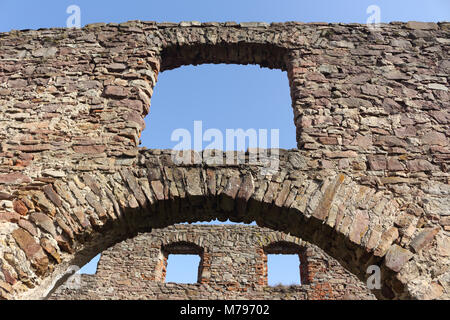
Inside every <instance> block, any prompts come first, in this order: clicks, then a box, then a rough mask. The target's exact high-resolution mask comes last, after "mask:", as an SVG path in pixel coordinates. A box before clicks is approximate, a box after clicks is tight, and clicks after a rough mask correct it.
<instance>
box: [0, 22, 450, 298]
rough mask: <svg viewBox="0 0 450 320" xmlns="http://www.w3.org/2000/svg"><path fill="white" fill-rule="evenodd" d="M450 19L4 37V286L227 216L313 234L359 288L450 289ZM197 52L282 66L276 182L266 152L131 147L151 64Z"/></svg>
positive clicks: (0, 60) (0, 262)
mask: <svg viewBox="0 0 450 320" xmlns="http://www.w3.org/2000/svg"><path fill="white" fill-rule="evenodd" d="M449 26H450V24H449V23H447V22H443V23H437V24H436V23H425V22H408V23H400V22H399V23H397V22H396V23H390V24H382V25H381V27H380V29H379V31H376V32H374V31H371V30H369V28H368V27H367V26H366V25H359V24H328V23H308V24H304V23H297V22H289V23H273V24H265V23H241V24H237V23H232V22H227V23H198V22H183V23H180V24H175V23H155V22H141V21H131V22H126V23H122V24H94V25H88V26H86V27H84V28H82V29H41V30H37V31H35V30H23V31H11V32H9V33H1V34H0V106H1V107H0V145H1V147H0V148H1V149H0V297H2V298H6V299H27V298H42V297H43V295H44V293H45V292H46V291H47V290H48V288H49V287H50V286H51V284H52V283H53V281H55V280H56V279H58V278H59V277H60V276H61V275H63V274H64V273H65V272H66V270H67V268H68V267H69V266H71V265H83V264H85V263H86V262H88V261H89V260H90V259H91V258H92V257H94V256H95V255H96V254H97V253H99V252H102V251H103V250H105V249H106V248H109V247H110V246H112V245H114V244H115V243H117V242H119V241H122V240H124V239H127V238H130V237H132V236H134V235H136V234H137V233H138V232H148V231H151V229H152V228H158V227H165V226H168V225H172V224H175V223H179V222H193V221H199V220H210V219H215V218H219V219H221V220H223V221H225V220H226V219H227V218H230V219H231V220H232V221H236V222H247V223H248V222H251V221H253V220H255V221H256V222H257V223H258V225H259V226H261V227H269V228H271V229H274V230H277V231H283V232H288V233H290V234H292V235H293V236H298V237H300V238H301V239H303V240H305V241H308V242H310V243H312V244H314V245H317V246H318V247H320V248H321V249H323V250H324V252H326V253H327V254H329V255H330V256H332V257H333V258H334V259H336V260H337V261H338V262H339V263H340V264H342V265H343V266H344V267H345V268H346V269H347V270H349V271H350V272H351V273H353V274H354V275H355V276H357V277H358V278H359V279H360V280H361V281H363V282H365V280H366V279H367V276H368V275H367V273H366V271H367V268H368V267H369V266H371V265H379V266H380V267H381V281H382V288H381V289H380V290H374V291H373V293H374V294H375V295H376V296H377V297H378V298H385V299H408V298H415V299H448V298H449V297H450V296H449V294H450V271H449V265H450V258H449V256H450V236H449V232H450V219H449V214H450V210H449V208H450V196H449V194H450V187H449V185H450V183H449V182H450V179H449V174H448V166H449V159H450V158H449V155H450V151H449V139H448V137H449V134H450V133H449V125H448V123H449V120H450V116H449V92H448V77H449V68H450V62H449V56H448V52H449V50H448V49H449V41H448V39H449V38H450V37H449V32H450V31H449V30H450V29H449V28H450V27H449ZM202 63H238V64H259V65H261V66H263V67H269V68H278V69H281V70H284V71H287V76H288V78H289V83H290V89H291V96H292V108H293V114H294V121H295V125H296V128H297V143H298V145H297V147H298V149H295V150H288V151H286V150H281V151H280V163H279V170H278V171H277V172H276V173H275V174H274V175H265V176H263V175H261V174H260V172H261V170H260V169H261V167H263V166H264V163H263V161H261V162H260V163H251V164H249V163H248V162H246V163H238V161H236V163H234V164H224V165H212V164H208V163H207V162H205V161H203V162H200V163H193V164H185V165H178V164H175V163H173V161H172V159H171V155H170V151H169V150H146V149H145V148H139V147H138V145H139V137H140V134H141V132H142V130H143V129H144V117H145V116H146V115H147V113H148V111H149V107H150V98H151V96H152V93H153V89H154V87H155V85H156V82H157V79H158V74H159V72H163V71H165V70H170V69H173V68H176V67H178V66H181V65H187V64H194V65H196V64H202ZM288 107H289V106H286V108H288ZM149 121H150V123H151V119H150V120H149ZM167 121H170V119H167Z"/></svg>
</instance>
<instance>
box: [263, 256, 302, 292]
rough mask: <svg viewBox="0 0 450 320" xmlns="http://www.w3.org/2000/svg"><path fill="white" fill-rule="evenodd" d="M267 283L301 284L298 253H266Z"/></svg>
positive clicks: (274, 285) (277, 284) (281, 284)
mask: <svg viewBox="0 0 450 320" xmlns="http://www.w3.org/2000/svg"><path fill="white" fill-rule="evenodd" d="M267 283H268V285H269V286H272V287H276V286H298V285H301V279H300V259H299V256H298V254H268V255H267Z"/></svg>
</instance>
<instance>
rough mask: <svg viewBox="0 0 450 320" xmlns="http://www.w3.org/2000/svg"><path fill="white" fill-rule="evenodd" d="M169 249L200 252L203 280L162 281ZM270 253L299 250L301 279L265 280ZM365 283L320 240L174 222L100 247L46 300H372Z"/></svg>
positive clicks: (255, 229)
mask: <svg viewBox="0 0 450 320" xmlns="http://www.w3.org/2000/svg"><path fill="white" fill-rule="evenodd" d="M169 254H198V255H200V256H201V261H200V265H199V277H198V282H197V283H193V284H181V283H173V282H172V283H171V282H165V270H166V266H167V256H168V255H169ZM267 254H298V255H299V260H300V268H301V269H302V270H301V271H300V269H298V272H299V273H301V285H294V286H275V287H272V286H268V284H267ZM374 298H375V297H374V295H373V294H371V293H370V291H369V290H368V289H367V287H366V286H365V284H364V283H363V282H361V281H360V280H358V279H357V278H356V277H355V276H354V275H352V274H351V273H349V272H348V271H347V270H345V269H344V268H343V267H342V266H341V265H340V264H339V263H338V262H337V261H336V260H335V259H333V258H331V257H330V256H328V255H327V254H325V253H324V252H323V251H322V250H320V249H319V248H318V247H316V246H314V245H311V244H309V243H307V242H305V241H302V240H301V239H299V238H296V237H293V236H289V235H286V234H284V233H281V232H275V231H272V230H270V229H266V228H259V227H256V226H241V225H214V226H211V225H176V226H172V227H168V228H165V229H154V230H153V231H152V232H151V233H144V234H140V235H138V236H136V237H135V238H132V239H128V240H125V241H123V242H120V243H118V244H116V245H115V246H113V247H111V248H109V249H107V250H105V251H104V252H103V253H102V256H101V259H100V261H99V263H98V267H97V273H96V274H95V275H87V274H85V275H82V276H81V286H80V288H78V289H69V288H67V287H66V286H64V285H63V286H61V287H59V288H58V289H57V290H56V291H55V292H54V293H53V294H52V295H51V296H50V297H49V299H52V300H53V299H297V300H304V299H308V300H312V299H334V300H336V299H374Z"/></svg>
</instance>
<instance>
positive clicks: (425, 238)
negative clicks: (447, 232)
mask: <svg viewBox="0 0 450 320" xmlns="http://www.w3.org/2000/svg"><path fill="white" fill-rule="evenodd" d="M439 230H440V228H439V227H437V228H426V229H425V230H423V231H420V233H419V234H418V235H417V236H416V237H415V238H414V239H413V240H412V241H411V243H410V246H411V249H413V250H414V251H413V252H419V251H420V250H422V249H423V248H425V247H426V246H427V245H429V244H430V243H431V241H433V239H434V236H435V235H436V234H437V233H438V232H439Z"/></svg>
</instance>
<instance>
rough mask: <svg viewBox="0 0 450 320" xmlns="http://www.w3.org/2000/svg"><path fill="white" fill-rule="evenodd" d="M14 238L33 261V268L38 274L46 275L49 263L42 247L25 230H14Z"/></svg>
mask: <svg viewBox="0 0 450 320" xmlns="http://www.w3.org/2000/svg"><path fill="white" fill-rule="evenodd" d="M12 236H13V237H14V239H15V240H16V242H17V244H18V245H19V247H20V248H21V249H22V250H23V251H24V252H25V254H26V255H27V257H28V258H29V259H30V260H31V263H32V265H33V267H34V268H36V272H37V273H38V274H44V273H45V272H46V271H47V268H48V263H49V261H48V258H47V256H46V254H45V253H44V251H43V250H42V248H41V246H40V245H39V244H38V243H36V241H35V240H34V239H33V237H32V236H31V235H30V234H29V233H28V232H27V231H25V230H23V229H16V230H14V231H13V233H12Z"/></svg>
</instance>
